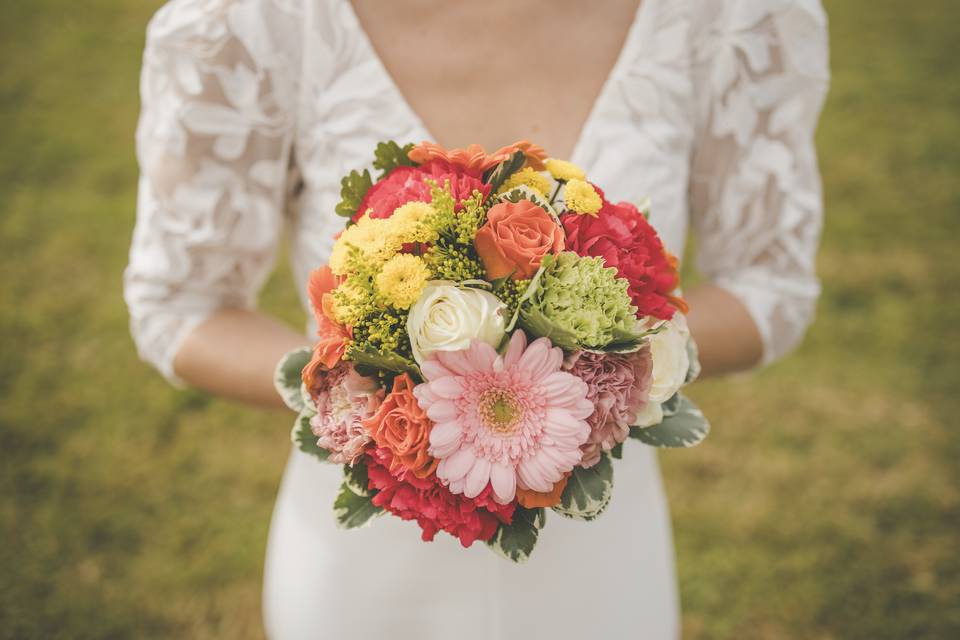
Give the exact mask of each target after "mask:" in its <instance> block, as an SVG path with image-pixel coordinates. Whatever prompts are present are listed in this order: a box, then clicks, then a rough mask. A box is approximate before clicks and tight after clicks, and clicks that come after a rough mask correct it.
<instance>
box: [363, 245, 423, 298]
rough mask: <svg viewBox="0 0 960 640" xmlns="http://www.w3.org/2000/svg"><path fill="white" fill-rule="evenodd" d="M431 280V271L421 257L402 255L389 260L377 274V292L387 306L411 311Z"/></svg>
mask: <svg viewBox="0 0 960 640" xmlns="http://www.w3.org/2000/svg"><path fill="white" fill-rule="evenodd" d="M428 280H430V269H428V268H427V265H426V263H424V261H423V259H422V258H420V256H415V255H412V254H409V253H401V254H399V255H396V256H393V257H392V258H390V259H389V260H387V262H386V264H384V265H383V269H381V271H380V273H379V274H377V277H376V284H377V292H378V293H379V294H380V297H381V298H383V299H384V300H385V301H386V302H387V304H390V305H392V306H393V307H395V308H397V309H409V308H410V305H412V304H413V303H414V302H416V301H417V299H418V298H419V297H420V293H421V292H422V291H423V288H424V287H425V286H426V285H427V281H428Z"/></svg>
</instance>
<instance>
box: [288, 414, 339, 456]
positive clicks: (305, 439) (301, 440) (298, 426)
mask: <svg viewBox="0 0 960 640" xmlns="http://www.w3.org/2000/svg"><path fill="white" fill-rule="evenodd" d="M314 415H315V413H314V412H313V411H312V410H310V409H304V410H303V411H301V412H300V415H298V416H297V420H296V422H294V423H293V430H292V431H291V432H290V440H291V441H293V444H295V445H296V446H297V448H298V449H300V451H303V452H304V453H309V454H310V455H312V456H316V457H317V458H319V459H320V460H323V461H326V459H327V458H328V457H329V456H330V452H329V451H327V450H326V449H323V448H321V447H319V446H318V445H317V436H315V435H313V431H311V430H310V418H312V417H313V416H314Z"/></svg>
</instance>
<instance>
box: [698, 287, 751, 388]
mask: <svg viewBox="0 0 960 640" xmlns="http://www.w3.org/2000/svg"><path fill="white" fill-rule="evenodd" d="M684 297H685V298H686V300H687V302H688V303H689V305H690V313H689V314H688V315H687V324H689V326H690V333H691V334H692V335H693V339H694V340H696V342H697V348H698V349H699V351H700V365H701V366H702V367H703V371H702V374H701V375H705V376H709V375H718V374H721V373H731V372H734V371H743V370H745V369H750V368H751V367H754V366H756V365H757V364H759V363H760V360H761V359H762V358H763V340H762V338H761V337H760V332H759V331H758V330H757V325H756V323H754V321H753V318H751V317H750V314H749V313H748V312H747V310H746V308H745V307H744V306H743V305H742V304H741V303H740V301H739V300H738V299H737V298H736V297H735V296H734V295H733V294H732V293H730V292H728V291H726V290H725V289H722V288H720V287H718V286H715V285H712V284H702V285H699V286H697V287H695V288H693V289H691V290H690V291H688V292H685V294H684Z"/></svg>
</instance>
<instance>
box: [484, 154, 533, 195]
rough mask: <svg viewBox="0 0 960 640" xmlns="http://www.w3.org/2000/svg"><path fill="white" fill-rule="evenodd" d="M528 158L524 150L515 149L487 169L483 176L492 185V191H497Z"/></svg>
mask: <svg viewBox="0 0 960 640" xmlns="http://www.w3.org/2000/svg"><path fill="white" fill-rule="evenodd" d="M526 160H527V158H526V156H524V155H523V151H515V152H514V154H513V155H512V156H510V157H509V158H507V159H506V160H504V161H503V162H501V163H500V164H498V165H497V166H495V167H493V168H492V169H490V170H489V171H487V173H486V174H484V176H483V181H484V182H486V183H487V184H489V185H490V193H496V192H497V189H499V188H500V187H501V185H503V183H504V182H506V181H507V178H509V177H510V176H511V175H513V174H514V173H516V172H517V171H519V170H520V168H521V167H523V163H524V162H526Z"/></svg>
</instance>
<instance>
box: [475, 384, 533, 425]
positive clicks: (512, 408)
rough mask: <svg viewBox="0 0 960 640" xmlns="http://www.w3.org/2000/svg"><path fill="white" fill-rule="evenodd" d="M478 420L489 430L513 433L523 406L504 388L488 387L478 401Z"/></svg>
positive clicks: (521, 416)
mask: <svg viewBox="0 0 960 640" xmlns="http://www.w3.org/2000/svg"><path fill="white" fill-rule="evenodd" d="M478 411H479V412H480V420H481V421H482V422H483V426H485V427H486V428H487V429H489V430H490V431H493V432H494V433H499V434H509V433H513V432H514V431H516V429H517V425H518V424H520V420H521V419H522V418H523V406H521V404H520V402H519V401H518V400H517V399H516V398H515V397H514V395H513V394H512V393H510V392H509V391H506V390H504V389H488V390H487V391H484V392H483V395H482V396H480V402H479V403H478Z"/></svg>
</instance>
